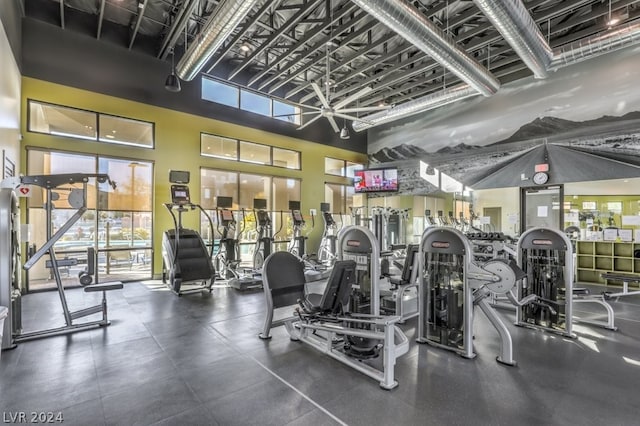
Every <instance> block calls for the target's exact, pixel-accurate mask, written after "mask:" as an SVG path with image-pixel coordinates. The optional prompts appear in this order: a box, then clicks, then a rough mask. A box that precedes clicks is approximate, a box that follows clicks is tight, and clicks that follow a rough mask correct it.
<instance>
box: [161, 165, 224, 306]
mask: <svg viewBox="0 0 640 426" xmlns="http://www.w3.org/2000/svg"><path fill="white" fill-rule="evenodd" d="M189 177H190V176H189V172H187V171H175V170H172V171H170V172H169V181H170V182H171V183H172V184H173V185H171V203H165V204H164V206H165V207H166V208H167V210H168V211H169V213H170V214H171V217H172V218H173V223H174V229H169V230H167V231H165V232H164V233H163V234H162V282H163V283H165V284H167V286H168V287H169V288H170V289H171V291H172V292H173V293H175V294H176V295H177V296H181V295H183V294H187V293H195V292H201V291H202V290H209V292H211V291H212V287H213V282H214V280H215V274H216V271H215V268H214V267H213V262H212V260H211V259H212V257H213V244H212V245H211V249H210V250H209V249H207V246H206V244H205V243H204V241H203V240H202V237H201V236H200V234H199V233H198V232H197V231H195V230H193V229H187V228H183V227H182V214H183V213H184V212H188V211H193V210H195V209H199V210H200V211H201V212H202V213H203V214H204V215H205V217H206V218H207V219H208V220H209V225H210V226H211V229H213V221H212V220H211V216H209V215H208V214H207V213H206V212H205V211H204V209H203V208H202V207H201V206H200V205H199V204H194V203H192V202H191V197H190V195H189V187H188V186H187V185H186V184H188V183H189ZM174 211H177V212H178V216H177V217H176V214H175V213H174ZM194 283H197V284H196V285H195V286H189V288H182V285H183V284H194Z"/></svg>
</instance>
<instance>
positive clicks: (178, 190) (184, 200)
mask: <svg viewBox="0 0 640 426" xmlns="http://www.w3.org/2000/svg"><path fill="white" fill-rule="evenodd" d="M171 202H172V203H173V204H188V203H189V202H190V200H189V187H188V186H186V185H171Z"/></svg>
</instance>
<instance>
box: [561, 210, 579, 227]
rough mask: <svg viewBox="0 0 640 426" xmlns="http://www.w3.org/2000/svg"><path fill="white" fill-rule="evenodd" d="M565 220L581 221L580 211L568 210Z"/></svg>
mask: <svg viewBox="0 0 640 426" xmlns="http://www.w3.org/2000/svg"><path fill="white" fill-rule="evenodd" d="M564 221H565V222H568V223H575V224H579V223H580V215H579V214H578V212H567V213H565V214H564Z"/></svg>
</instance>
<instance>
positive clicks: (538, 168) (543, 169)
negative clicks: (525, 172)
mask: <svg viewBox="0 0 640 426" xmlns="http://www.w3.org/2000/svg"><path fill="white" fill-rule="evenodd" d="M548 171H549V164H548V163H543V164H536V165H535V169H534V172H536V173H538V172H548Z"/></svg>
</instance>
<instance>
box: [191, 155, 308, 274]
mask: <svg viewBox="0 0 640 426" xmlns="http://www.w3.org/2000/svg"><path fill="white" fill-rule="evenodd" d="M200 179H201V180H200V181H201V185H202V187H201V193H200V199H201V204H202V206H203V208H204V209H205V210H206V211H207V214H209V215H210V216H211V217H212V219H213V220H214V222H216V223H215V225H214V226H215V227H216V229H215V231H214V232H213V234H214V242H213V243H214V245H215V246H216V248H217V246H218V245H219V239H220V238H221V235H220V233H221V231H222V229H221V226H220V224H218V223H217V221H218V219H219V218H218V212H217V210H216V207H218V197H231V198H232V200H233V204H232V208H231V209H232V210H233V215H234V217H235V219H236V221H237V227H236V234H235V236H236V237H237V238H239V239H240V258H241V260H242V262H243V263H244V264H245V266H249V265H250V264H251V263H252V261H253V251H254V249H255V243H256V238H257V233H256V216H255V210H254V200H255V199H262V200H266V203H267V207H266V210H267V211H270V212H271V215H270V217H271V221H272V234H273V235H274V236H275V241H274V250H286V249H287V244H288V240H289V239H290V237H291V235H292V233H293V231H292V221H291V218H290V215H291V213H290V211H289V202H290V201H298V202H299V201H300V195H301V194H300V188H301V185H300V180H299V179H291V178H283V177H274V176H265V175H256V174H251V173H238V172H229V171H223V170H212V169H204V168H203V169H201V170H200ZM201 233H202V236H203V237H204V238H205V240H206V241H207V242H208V243H209V244H211V240H212V239H211V238H210V235H211V230H210V227H209V224H208V220H207V219H206V218H204V217H203V218H202V221H201Z"/></svg>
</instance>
